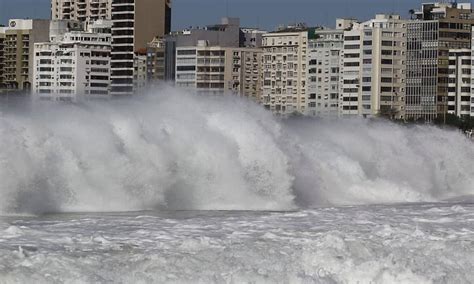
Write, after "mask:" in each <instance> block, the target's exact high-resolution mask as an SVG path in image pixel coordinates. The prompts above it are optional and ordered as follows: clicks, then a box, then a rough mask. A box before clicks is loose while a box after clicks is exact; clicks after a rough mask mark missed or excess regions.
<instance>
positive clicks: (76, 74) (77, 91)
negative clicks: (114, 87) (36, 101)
mask: <svg viewBox="0 0 474 284" xmlns="http://www.w3.org/2000/svg"><path fill="white" fill-rule="evenodd" d="M51 26H52V27H54V26H57V24H56V23H54V22H53V23H52V24H51ZM111 26H112V24H111V22H110V21H103V20H99V21H96V22H94V24H92V25H90V26H89V30H88V31H87V32H85V31H77V30H72V31H67V32H65V33H63V34H56V35H55V37H54V39H53V40H52V41H50V42H44V43H36V44H35V48H34V49H35V59H34V68H33V70H34V75H33V91H34V94H35V95H37V96H38V97H39V98H40V99H45V100H56V101H77V100H78V99H89V98H108V96H109V91H110V51H111V36H110V28H111Z"/></svg>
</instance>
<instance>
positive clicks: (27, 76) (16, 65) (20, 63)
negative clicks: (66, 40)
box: [0, 19, 50, 91]
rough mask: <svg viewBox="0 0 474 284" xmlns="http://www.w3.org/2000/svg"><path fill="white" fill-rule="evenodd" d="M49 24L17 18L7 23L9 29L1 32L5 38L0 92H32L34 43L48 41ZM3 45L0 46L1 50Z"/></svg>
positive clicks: (0, 57)
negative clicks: (1, 90) (0, 90)
mask: <svg viewBox="0 0 474 284" xmlns="http://www.w3.org/2000/svg"><path fill="white" fill-rule="evenodd" d="M49 23H50V21H49V20H21V19H14V20H10V21H9V22H8V27H6V28H3V29H1V30H0V34H1V35H0V38H3V49H2V53H3V55H2V53H0V67H1V69H0V77H1V78H0V84H1V85H0V89H3V90H6V91H28V90H30V88H31V84H32V78H33V68H32V67H33V57H34V44H35V43H36V42H44V41H48V39H49ZM1 41H2V40H1V39H0V42H1ZM1 46H2V44H1V43H0V48H1Z"/></svg>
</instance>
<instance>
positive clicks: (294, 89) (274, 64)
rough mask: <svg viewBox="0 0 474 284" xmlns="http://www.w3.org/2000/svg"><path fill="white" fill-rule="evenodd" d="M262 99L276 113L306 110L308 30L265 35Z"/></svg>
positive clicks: (302, 111)
mask: <svg viewBox="0 0 474 284" xmlns="http://www.w3.org/2000/svg"><path fill="white" fill-rule="evenodd" d="M262 48H263V94H262V103H263V105H264V107H265V108H266V109H269V110H271V111H272V112H274V113H276V114H281V115H288V114H292V113H301V114H306V113H307V109H308V108H307V106H308V101H307V98H308V94H307V92H306V91H307V88H306V87H307V86H306V79H307V76H306V71H307V70H306V65H307V48H308V31H307V30H298V29H296V30H295V29H293V30H282V31H279V32H274V33H268V34H265V35H264V36H263V42H262Z"/></svg>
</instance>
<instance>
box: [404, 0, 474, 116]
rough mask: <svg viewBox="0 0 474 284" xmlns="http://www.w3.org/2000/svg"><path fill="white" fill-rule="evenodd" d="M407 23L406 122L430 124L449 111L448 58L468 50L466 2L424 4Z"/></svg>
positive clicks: (469, 13)
mask: <svg viewBox="0 0 474 284" xmlns="http://www.w3.org/2000/svg"><path fill="white" fill-rule="evenodd" d="M414 18H415V19H414V20H412V21H410V22H408V24H407V38H408V39H407V94H406V116H407V118H408V119H412V120H418V119H423V120H426V121H432V120H433V119H435V118H437V117H438V116H439V115H443V114H445V113H446V112H448V109H449V107H448V105H449V103H448V97H449V80H450V79H449V57H450V55H449V54H450V52H452V51H453V50H455V49H470V48H471V26H472V25H473V24H474V18H473V17H472V9H471V4H469V3H455V2H453V3H446V2H443V3H426V4H423V5H422V8H421V10H420V11H417V12H415V13H414Z"/></svg>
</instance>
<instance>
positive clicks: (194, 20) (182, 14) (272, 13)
mask: <svg viewBox="0 0 474 284" xmlns="http://www.w3.org/2000/svg"><path fill="white" fill-rule="evenodd" d="M50 2H51V0H0V23H2V24H5V23H6V22H7V21H8V19H9V18H49V16H50ZM422 2H430V1H427V0H425V1H423V0H173V30H176V29H181V28H185V27H189V26H203V25H207V24H214V23H217V22H218V21H219V19H220V18H221V16H225V15H229V16H236V17H240V18H241V22H242V26H248V27H256V26H259V27H260V28H265V29H267V30H271V29H274V28H275V27H277V26H278V25H280V24H288V23H295V22H306V23H307V24H309V25H312V26H314V25H326V26H334V21H335V18H337V17H352V18H358V19H360V20H365V19H369V18H371V17H373V15H375V14H376V13H381V12H388V13H390V12H394V13H398V14H401V15H402V16H403V17H408V10H410V9H416V8H419V7H420V6H421V3H422ZM433 2H435V1H433ZM460 2H469V1H460Z"/></svg>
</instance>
